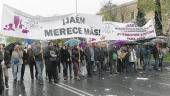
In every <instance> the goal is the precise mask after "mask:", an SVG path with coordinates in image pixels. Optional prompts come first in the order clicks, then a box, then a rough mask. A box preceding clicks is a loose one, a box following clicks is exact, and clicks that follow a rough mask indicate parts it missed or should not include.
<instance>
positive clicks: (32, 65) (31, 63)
mask: <svg viewBox="0 0 170 96" xmlns="http://www.w3.org/2000/svg"><path fill="white" fill-rule="evenodd" d="M27 54H28V57H27V61H28V64H29V68H30V76H31V80H34V68H35V77H36V79H37V75H38V72H37V67H36V65H35V59H34V54H33V50H32V46H31V45H28V49H27Z"/></svg>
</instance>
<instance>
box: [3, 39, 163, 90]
mask: <svg viewBox="0 0 170 96" xmlns="http://www.w3.org/2000/svg"><path fill="white" fill-rule="evenodd" d="M164 55H165V52H164V50H163V48H162V47H161V46H160V44H156V45H154V46H152V47H150V46H144V45H125V46H122V47H116V46H114V45H113V46H111V47H109V48H108V47H107V46H105V45H103V44H102V43H98V44H95V45H93V44H87V45H86V47H85V48H80V47H79V46H69V45H63V46H59V45H58V44H53V42H49V43H48V46H47V47H45V48H44V47H42V46H41V43H39V42H36V43H34V44H33V45H28V46H26V47H23V46H22V45H17V44H16V45H15V47H14V49H13V50H12V51H11V52H10V50H8V49H6V48H5V46H4V45H3V44H0V63H1V64H0V71H1V74H0V75H1V77H0V78H1V79H0V80H1V81H0V83H2V84H1V85H5V87H6V88H8V87H9V86H8V79H9V76H8V69H9V68H12V74H13V80H14V83H17V84H20V83H21V82H22V81H24V73H25V66H26V64H28V65H29V69H30V78H31V80H34V79H36V80H37V81H38V83H39V84H40V85H42V84H43V80H44V79H43V70H44V69H45V76H46V78H48V80H49V83H53V82H54V83H58V82H59V81H60V77H61V73H63V78H64V80H68V79H72V78H74V79H76V80H80V79H81V77H82V78H92V77H93V76H95V75H96V73H97V75H98V76H103V75H105V74H106V72H110V74H123V73H132V72H133V73H134V72H138V70H144V71H151V70H157V71H159V70H162V62H163V57H164ZM152 57H153V58H154V60H155V63H154V65H153V66H152V64H151V61H152ZM61 67H62V69H63V70H61ZM61 71H63V72H61ZM73 73H74V74H73ZM94 73H95V74H94ZM2 78H3V79H2ZM3 81H4V84H3Z"/></svg>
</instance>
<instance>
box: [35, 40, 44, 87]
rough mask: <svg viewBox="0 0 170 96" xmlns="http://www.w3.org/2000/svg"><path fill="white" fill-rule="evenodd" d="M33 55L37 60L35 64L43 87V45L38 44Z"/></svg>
mask: <svg viewBox="0 0 170 96" xmlns="http://www.w3.org/2000/svg"><path fill="white" fill-rule="evenodd" d="M33 55H34V58H35V63H36V67H37V71H38V75H37V80H38V82H39V84H40V85H43V77H42V73H43V69H44V64H43V49H42V47H41V43H36V44H35V46H34V47H33Z"/></svg>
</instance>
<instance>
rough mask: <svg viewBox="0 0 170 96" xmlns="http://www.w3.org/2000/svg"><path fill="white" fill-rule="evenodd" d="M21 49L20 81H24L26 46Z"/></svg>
mask: <svg viewBox="0 0 170 96" xmlns="http://www.w3.org/2000/svg"><path fill="white" fill-rule="evenodd" d="M21 50H23V64H22V67H21V81H24V73H25V66H26V64H27V57H28V56H27V47H25V48H24V49H22V48H21Z"/></svg>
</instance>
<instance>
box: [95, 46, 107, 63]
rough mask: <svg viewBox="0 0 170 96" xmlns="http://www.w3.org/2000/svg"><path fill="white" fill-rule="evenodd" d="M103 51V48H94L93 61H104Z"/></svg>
mask: <svg viewBox="0 0 170 96" xmlns="http://www.w3.org/2000/svg"><path fill="white" fill-rule="evenodd" d="M104 56H105V54H104V50H103V48H95V50H94V59H95V61H104Z"/></svg>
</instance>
